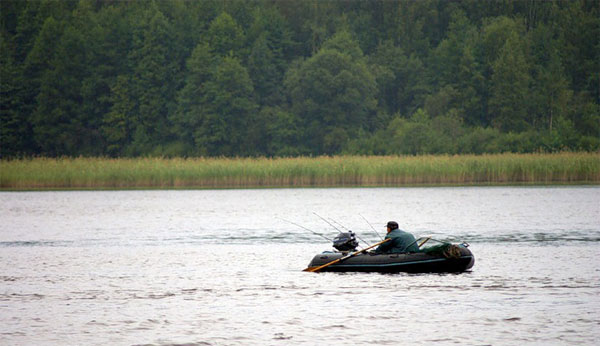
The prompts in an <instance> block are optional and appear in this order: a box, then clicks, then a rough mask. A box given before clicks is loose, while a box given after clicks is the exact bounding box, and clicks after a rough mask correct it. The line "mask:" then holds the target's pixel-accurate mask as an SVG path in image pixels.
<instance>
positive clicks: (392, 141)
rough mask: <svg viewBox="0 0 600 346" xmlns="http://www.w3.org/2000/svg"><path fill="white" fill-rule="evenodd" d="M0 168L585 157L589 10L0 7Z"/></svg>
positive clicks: (436, 4) (590, 145) (223, 1)
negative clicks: (331, 158)
mask: <svg viewBox="0 0 600 346" xmlns="http://www.w3.org/2000/svg"><path fill="white" fill-rule="evenodd" d="M0 6H1V10H0V21H1V22H0V28H1V36H0V89H1V90H0V92H1V93H0V112H1V114H0V116H1V118H0V158H2V159H11V158H22V157H39V156H42V157H65V156H70V157H78V156H83V157H139V156H157V157H296V156H318V155H340V154H343V155H421V154H450V155H453V154H483V153H504V152H513V153H536V152H560V151H598V150H600V68H599V64H600V39H599V38H600V9H599V8H600V2H598V1H596V0H592V1H535V0H527V1H476V0H471V1H446V0H427V1H425V0H423V1H388V0H385V1H353V0H345V1H342V0H338V1H317V0H305V1H299V0H298V1H291V0H289V1H273V0H262V1H246V0H244V1H234V0H214V1H211V0H203V1H184V0H168V1H110V0H103V1H101V0H96V1H90V0H81V1H20V0H19V1H11V0H2V1H0Z"/></svg>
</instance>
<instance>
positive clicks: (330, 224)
mask: <svg viewBox="0 0 600 346" xmlns="http://www.w3.org/2000/svg"><path fill="white" fill-rule="evenodd" d="M313 214H315V215H316V216H317V217H318V218H319V219H321V220H323V221H325V222H327V223H328V224H329V226H331V227H333V228H335V229H336V230H337V231H338V232H340V233H344V232H342V231H340V230H339V229H338V228H337V227H335V226H334V225H333V224H332V223H331V222H329V221H327V220H326V219H325V218H323V217H321V216H320V215H319V214H317V213H315V212H314V211H313ZM354 235H356V237H357V238H358V239H359V240H362V239H361V238H360V237H359V236H358V234H356V233H354ZM362 242H363V243H365V244H367V246H371V245H369V243H367V242H366V241H364V240H362Z"/></svg>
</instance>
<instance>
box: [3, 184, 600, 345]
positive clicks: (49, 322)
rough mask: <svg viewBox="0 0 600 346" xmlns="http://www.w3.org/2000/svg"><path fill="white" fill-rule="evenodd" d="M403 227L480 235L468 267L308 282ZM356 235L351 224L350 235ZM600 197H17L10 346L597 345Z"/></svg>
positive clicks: (9, 281)
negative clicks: (339, 253)
mask: <svg viewBox="0 0 600 346" xmlns="http://www.w3.org/2000/svg"><path fill="white" fill-rule="evenodd" d="M315 213H316V214H318V215H320V216H322V217H324V218H326V219H328V220H330V221H331V222H332V223H333V222H336V223H338V224H340V225H342V226H343V227H345V228H348V229H352V230H353V231H355V232H357V233H358V234H359V236H360V237H362V238H363V239H364V240H365V241H367V242H369V243H372V242H376V241H377V240H378V239H379V237H378V235H377V234H375V233H374V232H373V230H372V229H371V227H370V226H369V224H367V222H365V220H364V219H363V217H364V218H365V219H367V220H368V221H369V222H370V223H371V224H372V225H373V226H374V227H375V229H376V230H377V231H378V232H379V233H380V234H381V235H383V234H384V233H385V229H384V225H385V224H386V222H387V221H390V220H395V221H397V222H398V223H399V224H400V228H402V229H404V230H407V231H409V232H412V233H413V234H414V235H415V236H417V237H418V236H433V237H434V238H436V239H440V240H452V241H457V242H459V241H466V242H468V243H469V244H470V249H471V251H472V252H473V254H474V255H475V257H476V261H475V266H474V267H473V268H472V270H471V271H470V272H466V273H462V274H369V273H355V274H349V273H347V274H339V273H338V274H336V273H308V272H303V271H302V269H304V268H305V267H306V266H307V265H308V263H309V261H310V260H311V258H312V257H313V256H314V255H315V254H316V253H318V252H321V251H324V250H331V245H330V243H329V242H328V241H327V240H325V239H323V238H321V237H319V236H316V235H314V234H312V233H311V232H309V231H306V230H304V229H302V228H300V227H297V226H295V225H292V224H291V223H288V222H286V221H283V220H282V219H285V220H289V221H291V222H294V223H297V224H300V225H302V226H304V227H306V228H309V229H311V230H313V231H315V232H319V233H322V234H323V235H325V236H326V237H327V238H332V237H334V236H335V235H336V234H337V231H336V230H335V229H334V228H333V227H331V226H330V225H328V224H327V223H326V222H324V221H323V220H321V219H320V218H319V217H318V216H317V215H315ZM340 228H341V226H340ZM599 258H600V187H599V186H581V187H580V186H577V187H449V188H444V187H438V188H366V189H363V188H351V189H264V190H167V191H161V190H153V191H68V192H2V193H0V340H2V341H0V344H6V345H47V344H61V345H105V344H112V345H148V344H151V345H172V344H186V345H296V344H303V345H315V344H323V345H328V344H331V345H341V344H371V343H375V344H382V345H398V344H423V345H428V344H433V343H435V344H469V345H486V344H492V345H515V344H540V345H548V344H573V345H575V344H577V345H580V344H587V345H591V344H594V343H597V342H598V340H600V260H599Z"/></svg>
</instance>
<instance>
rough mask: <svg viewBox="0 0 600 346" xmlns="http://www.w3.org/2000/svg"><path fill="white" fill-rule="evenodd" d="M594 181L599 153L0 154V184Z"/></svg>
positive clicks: (119, 186) (598, 178) (138, 185)
mask: <svg viewBox="0 0 600 346" xmlns="http://www.w3.org/2000/svg"><path fill="white" fill-rule="evenodd" d="M565 183H574V184H598V183H600V154H599V153H558V154H495V155H457V156H444V155H442V156H334V157H326V156H324V157H314V158H310V157H300V158H188V159H185V158H171V159H170V158H135V159H111V158H58V159H54V158H33V159H20V160H3V161H0V189H3V190H45V189H143V188H256V187H313V186H314V187H317V186H415V185H472V184H479V185H486V184H491V185H498V184H499V185H501V184H565Z"/></svg>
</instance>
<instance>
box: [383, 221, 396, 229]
mask: <svg viewBox="0 0 600 346" xmlns="http://www.w3.org/2000/svg"><path fill="white" fill-rule="evenodd" d="M385 227H389V228H391V229H395V228H398V223H397V222H396V221H389V222H388V223H387V225H385Z"/></svg>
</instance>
